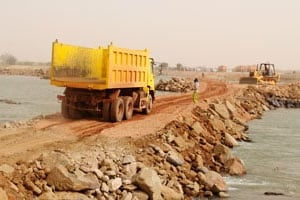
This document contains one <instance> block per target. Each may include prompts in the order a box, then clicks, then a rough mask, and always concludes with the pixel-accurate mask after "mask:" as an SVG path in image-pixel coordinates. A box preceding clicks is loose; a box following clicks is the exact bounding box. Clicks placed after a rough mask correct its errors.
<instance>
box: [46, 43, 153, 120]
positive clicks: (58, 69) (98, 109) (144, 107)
mask: <svg viewBox="0 0 300 200" xmlns="http://www.w3.org/2000/svg"><path fill="white" fill-rule="evenodd" d="M52 45H53V46H52V63H51V70H50V81H51V84H52V85H55V86H59V87H65V91H64V95H58V99H59V100H60V101H61V113H62V115H63V116H64V117H65V118H71V119H78V118H83V117H85V116H87V115H93V116H96V117H98V118H99V119H102V120H104V121H111V122H119V121H122V120H123V119H126V120H128V119H131V118H132V115H133V111H139V112H143V113H145V114H148V113H150V112H151V109H152V105H153V101H154V99H155V96H154V92H155V90H154V75H153V64H154V60H153V59H152V58H150V57H149V51H148V50H147V49H144V50H132V49H127V48H119V47H116V46H114V45H112V44H110V45H108V46H107V47H106V48H103V47H99V48H86V47H80V46H74V45H68V44H62V43H59V42H58V41H55V42H53V44H52Z"/></svg>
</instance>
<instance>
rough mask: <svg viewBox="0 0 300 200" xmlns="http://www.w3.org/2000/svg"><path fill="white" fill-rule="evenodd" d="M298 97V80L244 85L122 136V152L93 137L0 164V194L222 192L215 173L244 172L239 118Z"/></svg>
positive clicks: (174, 195)
mask: <svg viewBox="0 0 300 200" xmlns="http://www.w3.org/2000/svg"><path fill="white" fill-rule="evenodd" d="M299 100H300V84H290V85H286V86H280V87H271V86H259V87H257V86H249V87H248V88H246V89H242V90H240V91H239V92H237V93H235V94H234V95H232V96H230V97H224V98H221V97H219V98H215V99H207V100H204V101H202V102H200V103H199V105H197V106H195V108H194V109H193V110H192V112H191V114H190V115H189V116H178V117H177V119H176V120H174V121H171V122H170V123H168V124H167V125H166V126H165V127H164V128H163V129H162V130H160V131H158V132H157V133H156V134H153V135H148V136H144V137H141V138H138V139H132V138H129V139H128V141H126V142H125V143H128V144H129V143H130V144H129V147H128V146H126V147H124V148H123V149H122V145H116V146H115V147H114V149H115V150H114V151H111V150H110V149H109V148H106V147H104V146H101V145H97V141H96V142H95V143H91V144H90V145H89V147H88V148H87V150H86V151H80V152H78V151H76V147H74V148H73V150H72V151H71V150H64V149H63V148H62V149H56V150H54V151H52V152H50V153H44V154H41V156H40V157H38V158H36V159H35V160H31V161H19V162H17V163H15V164H14V165H8V164H6V163H1V165H0V199H3V200H6V199H34V198H36V199H40V200H41V199H99V200H102V199H103V200H105V199H122V200H134V199H135V200H144V199H154V200H156V199H175V200H176V199H178V200H180V199H192V198H193V197H212V196H219V197H228V196H229V193H228V187H227V184H226V182H225V181H224V180H223V178H222V176H221V175H223V174H230V175H233V176H240V175H243V174H245V173H246V169H245V166H244V164H243V162H242V161H241V160H240V159H239V158H238V157H236V156H234V155H233V154H232V152H231V148H233V147H234V146H236V145H239V143H238V142H239V141H249V142H250V141H251V140H250V139H249V138H248V136H247V134H246V131H247V129H248V126H247V124H246V122H247V121H248V120H251V119H254V118H260V117H261V115H262V114H263V112H264V111H268V110H272V109H275V108H277V107H286V108H291V107H294V108H299V107H300V105H299ZM110 146H112V145H110ZM128 148H129V149H128ZM126 149H127V150H126Z"/></svg>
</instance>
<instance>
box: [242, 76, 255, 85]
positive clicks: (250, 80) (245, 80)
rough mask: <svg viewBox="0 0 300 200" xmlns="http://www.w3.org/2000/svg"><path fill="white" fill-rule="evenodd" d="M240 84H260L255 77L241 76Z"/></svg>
mask: <svg viewBox="0 0 300 200" xmlns="http://www.w3.org/2000/svg"><path fill="white" fill-rule="evenodd" d="M240 84H258V79H257V78H253V77H242V78H240Z"/></svg>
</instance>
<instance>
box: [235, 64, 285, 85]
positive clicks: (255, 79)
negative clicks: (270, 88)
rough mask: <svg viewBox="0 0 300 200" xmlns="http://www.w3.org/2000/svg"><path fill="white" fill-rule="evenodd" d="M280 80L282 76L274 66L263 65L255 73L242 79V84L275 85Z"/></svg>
mask: <svg viewBox="0 0 300 200" xmlns="http://www.w3.org/2000/svg"><path fill="white" fill-rule="evenodd" d="M279 79H280V75H279V74H278V73H277V72H276V70H275V65H274V64H270V63H261V64H259V65H257V66H256V69H255V70H254V71H250V72H249V77H242V78H240V84H267V85H275V84H276V83H278V81H279Z"/></svg>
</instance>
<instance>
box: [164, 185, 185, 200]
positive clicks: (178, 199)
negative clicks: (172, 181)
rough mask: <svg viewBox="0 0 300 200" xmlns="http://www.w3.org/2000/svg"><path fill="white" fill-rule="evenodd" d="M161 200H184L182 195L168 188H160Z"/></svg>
mask: <svg viewBox="0 0 300 200" xmlns="http://www.w3.org/2000/svg"><path fill="white" fill-rule="evenodd" d="M162 196H163V199H172V200H182V199H184V196H183V193H180V192H177V191H175V190H174V189H172V188H169V187H168V186H165V185H163V186H162Z"/></svg>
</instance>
